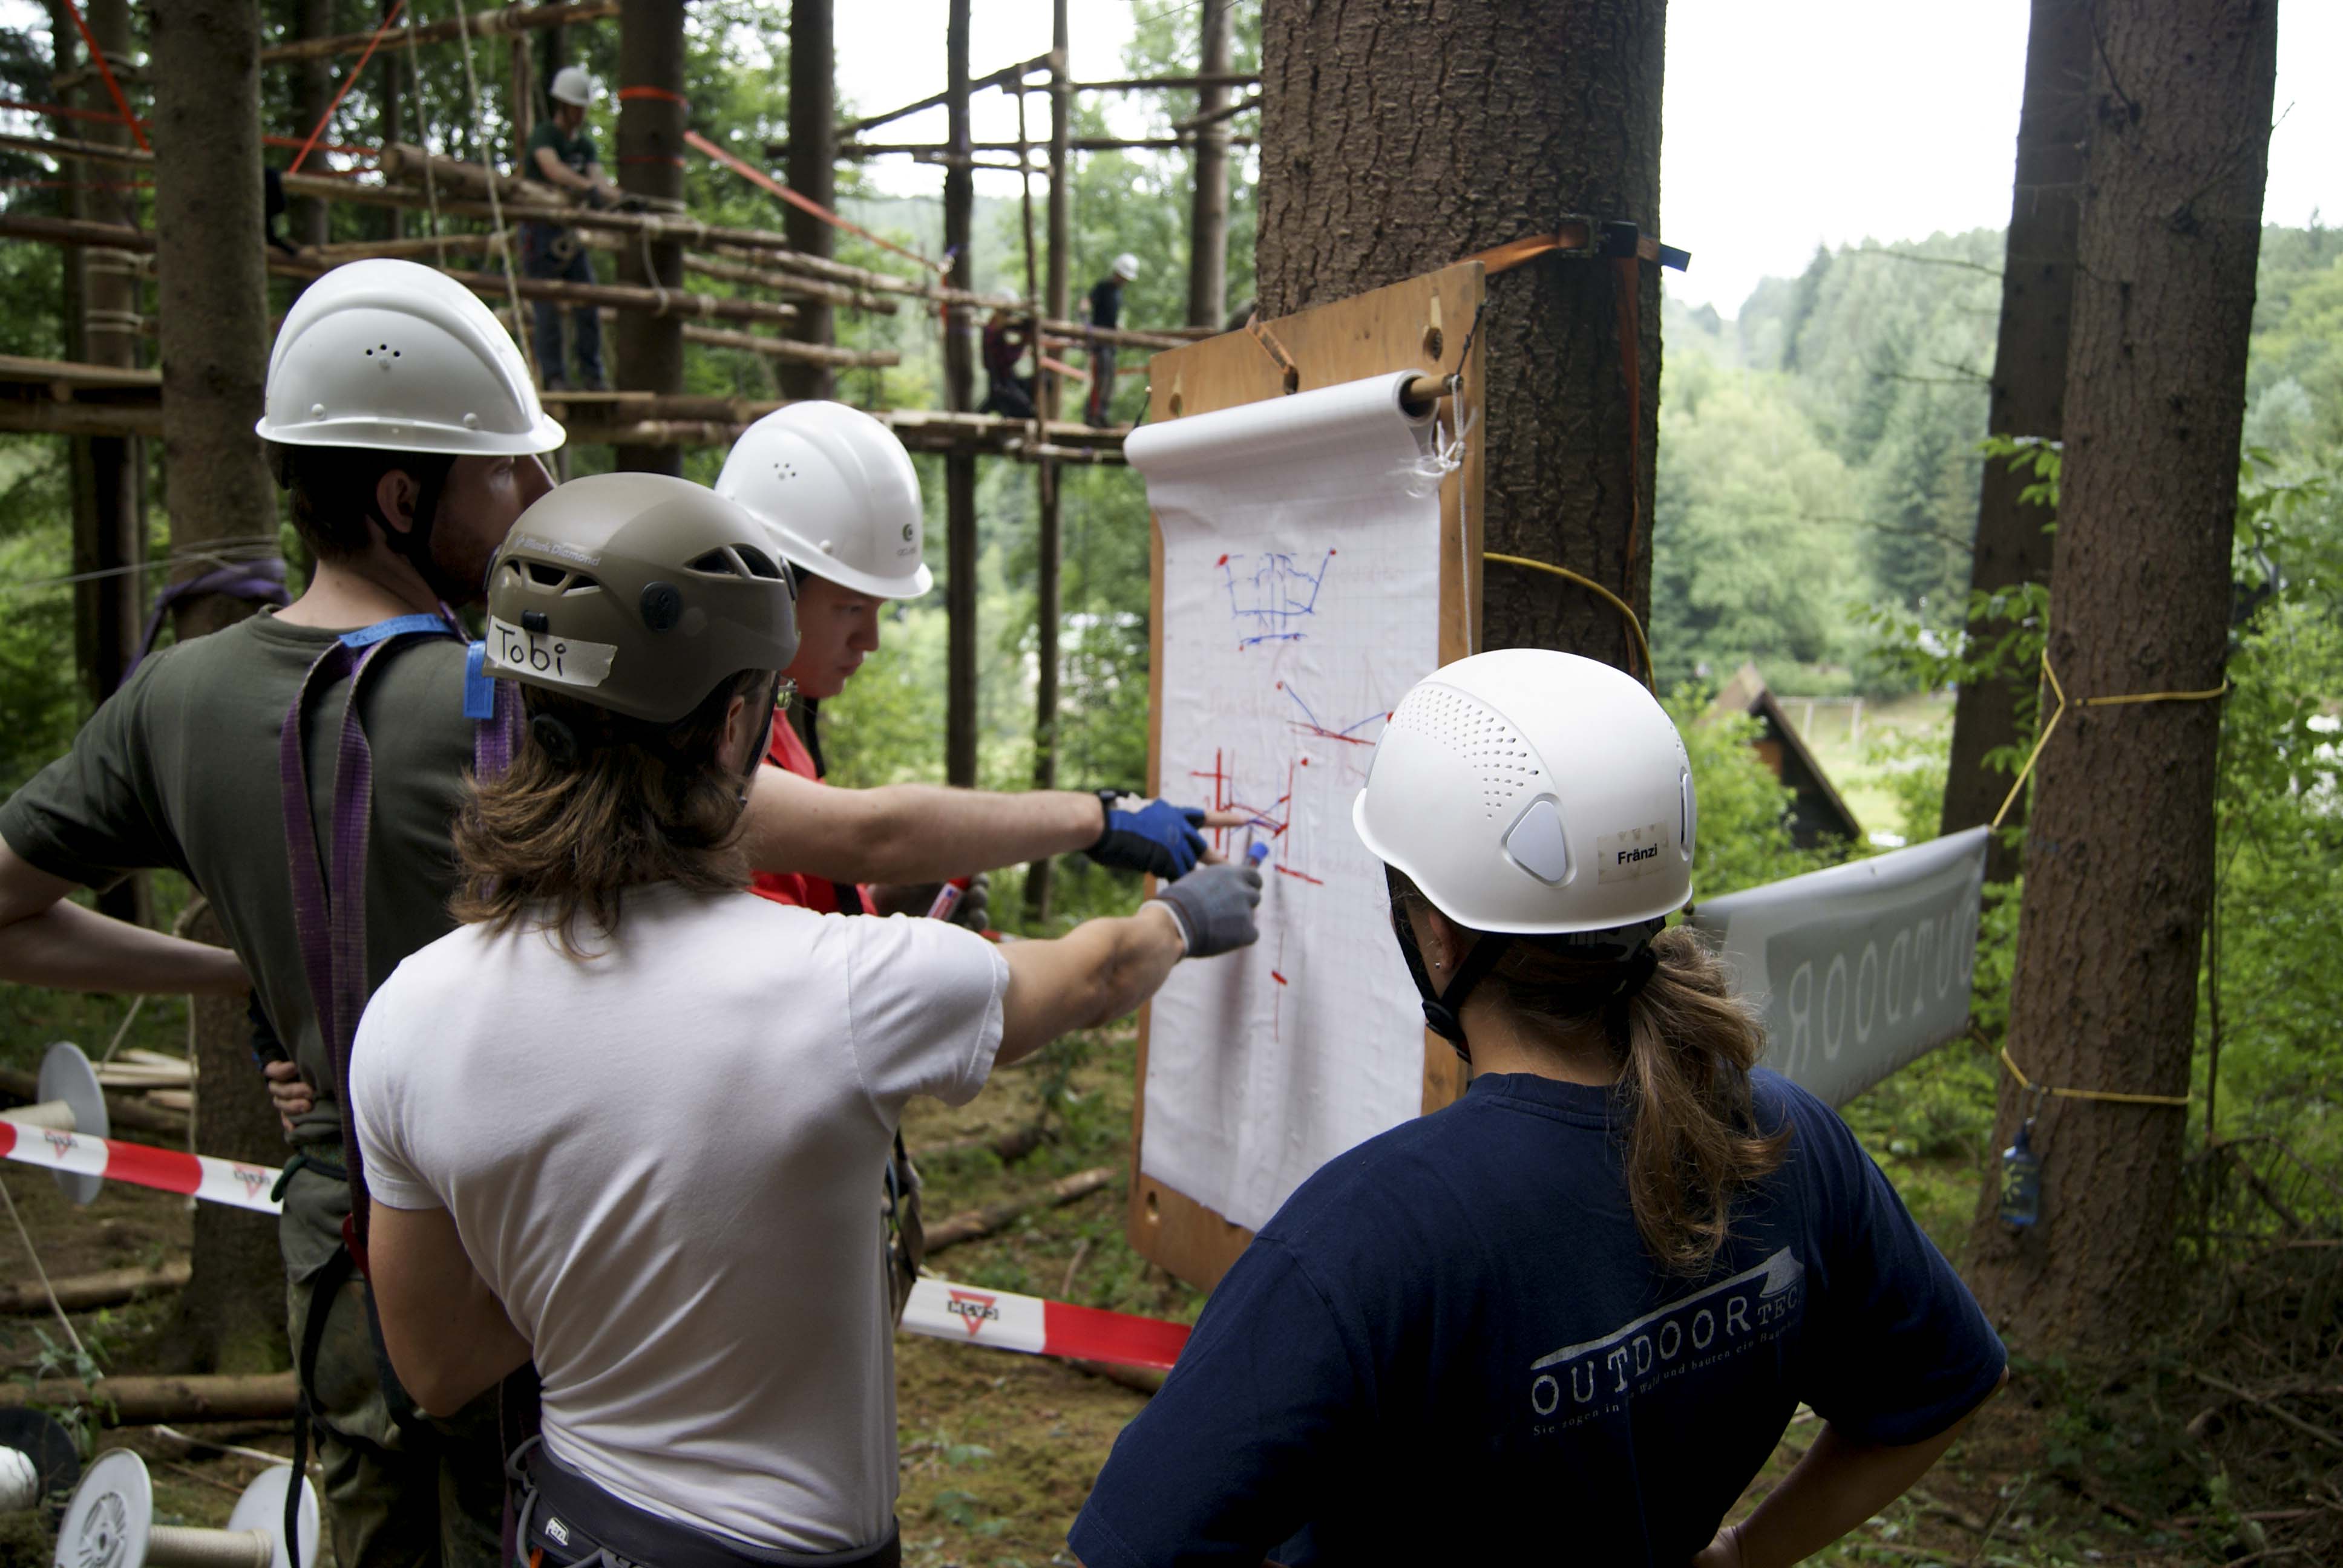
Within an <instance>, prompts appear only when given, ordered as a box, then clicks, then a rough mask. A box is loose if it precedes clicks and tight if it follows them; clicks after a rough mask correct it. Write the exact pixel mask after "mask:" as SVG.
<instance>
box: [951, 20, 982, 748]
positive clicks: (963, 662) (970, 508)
mask: <svg viewBox="0 0 2343 1568" xmlns="http://www.w3.org/2000/svg"><path fill="white" fill-rule="evenodd" d="M968 12H969V0H951V10H950V19H949V21H948V22H947V24H946V25H945V28H944V53H945V55H946V56H947V64H948V66H949V74H948V75H947V77H946V80H947V81H948V82H949V83H950V110H951V145H952V149H953V150H954V151H955V152H958V153H960V154H963V155H964V154H965V153H966V152H967V151H968V145H969V119H968V100H969V81H968V25H969V24H968ZM975 207H976V176H975V173H974V171H973V170H971V169H970V167H969V166H968V165H967V163H966V162H965V161H958V162H954V163H951V164H950V165H948V166H946V167H945V169H944V248H945V250H946V251H947V252H949V253H950V256H951V275H950V276H951V281H952V286H953V287H955V288H957V289H960V290H963V291H965V290H967V289H968V288H969V287H970V285H971V284H972V282H973V280H974V274H973V270H972V268H971V267H970V255H969V252H970V243H969V241H970V230H971V227H972V222H971V220H972V218H973V216H974V213H975ZM961 308H962V307H960V305H959V304H957V303H953V304H947V305H946V306H944V307H943V329H944V399H945V404H946V406H947V407H950V409H951V410H952V411H953V412H954V413H966V412H968V411H969V410H970V408H972V407H974V403H975V387H974V381H975V376H974V367H973V366H972V365H971V364H970V356H969V343H968V324H967V322H966V320H965V319H964V318H963V317H962V316H961V314H960V312H961ZM944 556H945V564H944V613H945V617H946V619H947V621H948V623H949V624H948V628H947V631H946V638H945V674H944V779H945V781H946V782H948V783H951V784H956V785H959V786H960V787H961V788H962V789H972V788H974V787H975V784H976V731H977V679H976V455H975V454H974V453H972V452H965V453H964V452H952V453H949V454H947V455H946V456H945V457H944Z"/></svg>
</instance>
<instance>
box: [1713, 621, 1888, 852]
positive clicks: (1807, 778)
mask: <svg viewBox="0 0 2343 1568" xmlns="http://www.w3.org/2000/svg"><path fill="white" fill-rule="evenodd" d="M1709 712H1710V713H1712V714H1723V713H1745V714H1747V715H1749V717H1751V718H1752V719H1755V720H1757V724H1758V731H1757V736H1756V739H1754V740H1752V741H1751V742H1750V745H1751V746H1753V747H1755V749H1756V751H1757V755H1758V756H1759V757H1761V758H1763V759H1765V766H1766V767H1767V768H1768V769H1771V770H1772V772H1773V774H1774V777H1775V778H1776V779H1780V780H1781V781H1782V782H1783V783H1784V784H1785V785H1786V786H1787V787H1788V788H1789V790H1790V792H1791V794H1792V795H1793V796H1795V798H1796V799H1795V800H1794V801H1793V803H1792V805H1791V807H1790V836H1791V837H1792V838H1793V839H1795V840H1796V841H1797V843H1798V845H1799V847H1800V848H1802V849H1813V848H1815V846H1816V845H1818V844H1820V843H1822V842H1823V840H1824V839H1826V838H1837V839H1845V840H1846V841H1847V842H1848V843H1852V844H1859V843H1861V842H1863V825H1862V824H1861V823H1859V822H1857V821H1856V820H1855V813H1854V812H1852V811H1850V810H1848V809H1847V807H1846V802H1845V800H1843V799H1839V793H1838V790H1837V789H1835V787H1834V786H1833V785H1832V783H1831V781H1830V775H1828V774H1826V773H1825V772H1824V771H1823V767H1822V764H1821V763H1820V762H1818V761H1816V760H1815V754H1814V753H1813V752H1812V751H1809V750H1808V749H1806V743H1805V739H1804V738H1803V737H1801V736H1800V735H1799V733H1798V729H1797V726H1795V725H1794V724H1792V723H1791V722H1790V716H1789V715H1788V714H1787V713H1785V712H1784V711H1783V710H1782V704H1781V702H1780V701H1779V699H1776V698H1775V696H1774V693H1773V691H1772V690H1771V689H1769V688H1768V687H1767V686H1766V684H1765V677H1764V676H1762V675H1760V674H1758V673H1757V667H1756V666H1755V664H1744V665H1743V666H1742V667H1741V668H1739V669H1737V670H1735V671H1734V674H1733V678H1732V679H1730V680H1728V681H1726V682H1725V689H1723V690H1722V691H1719V692H1718V693H1717V694H1716V700H1715V702H1714V703H1711V704H1710V705H1709Z"/></svg>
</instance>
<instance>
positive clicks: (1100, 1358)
mask: <svg viewBox="0 0 2343 1568" xmlns="http://www.w3.org/2000/svg"><path fill="white" fill-rule="evenodd" d="M0 1159H8V1160H21V1161H24V1162H25V1164H27V1165H44V1166H46V1167H48V1168H49V1169H50V1170H52V1171H74V1172H75V1173H77V1174H80V1175H85V1176H102V1177H104V1178H106V1180H107V1181H128V1182H131V1183H133V1184H134V1185H136V1186H140V1187H155V1188H159V1189H160V1190H162V1191H166V1192H181V1193H187V1194H191V1195H193V1196H195V1197H196V1198H200V1199H203V1200H204V1201H206V1202H211V1203H230V1204H234V1205H235V1206H236V1208H239V1209H256V1210H258V1211H260V1212H262V1213H264V1214H274V1213H277V1212H278V1211H279V1209H280V1208H281V1205H279V1204H278V1203H277V1201H276V1200H274V1199H272V1198H271V1197H269V1195H268V1194H269V1191H270V1190H271V1189H273V1188H274V1187H275V1186H276V1185H277V1177H278V1175H279V1174H280V1172H279V1171H277V1170H276V1169H275V1168H273V1167H271V1166H266V1165H246V1164H245V1163H244V1162H243V1161H236V1160H215V1159H213V1158H212V1157H211V1156H210V1155H208V1154H186V1153H182V1152H180V1151H178V1150H176V1149H155V1148H151V1147H149V1146H148V1145H146V1144H144V1143H125V1142H122V1141H119V1140H116V1139H112V1138H92V1137H90V1136H89V1135H87V1134H86V1133H77V1132H60V1131H56V1130H55V1129H54V1128H48V1127H25V1126H20V1125H18V1124H17V1123H15V1122H13V1121H0ZM903 1327H904V1328H905V1329H906V1330H907V1331H909V1332H911V1333H915V1334H925V1335H928V1336H929V1337H930V1338H932V1339H940V1340H950V1341H951V1342H953V1343H955V1344H976V1345H989V1346H990V1347H992V1348H993V1349H995V1350H1004V1351H1021V1352H1024V1353H1026V1354H1027V1355H1049V1356H1066V1357H1071V1358H1072V1359H1074V1360H1078V1361H1093V1362H1119V1363H1120V1364H1121V1365H1123V1366H1133V1367H1147V1368H1151V1369H1153V1370H1156V1371H1166V1370H1169V1369H1170V1367H1171V1365H1172V1362H1175V1361H1177V1360H1179V1358H1180V1347H1181V1346H1182V1345H1184V1344H1186V1343H1187V1342H1188V1325H1187V1324H1185V1323H1174V1322H1165V1321H1164V1320H1162V1319H1160V1318H1142V1317H1137V1316H1134V1315H1133V1314H1131V1313H1130V1312H1102V1311H1101V1310H1099V1309H1098V1308H1096V1307H1077V1306H1074V1305H1071V1303H1069V1302H1051V1301H1044V1300H1043V1299H1042V1298H1041V1297H1040V1296H1021V1295H1017V1294H1015V1293H1013V1292H1008V1291H980V1290H978V1289H976V1288H975V1287H974V1286H972V1285H956V1284H953V1283H952V1282H950V1281H949V1280H938V1279H933V1278H926V1279H922V1280H920V1282H918V1283H917V1284H915V1285H913V1286H912V1287H911V1300H910V1305H909V1306H907V1307H906V1308H905V1309H904V1312H903Z"/></svg>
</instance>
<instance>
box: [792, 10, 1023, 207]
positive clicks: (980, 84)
mask: <svg viewBox="0 0 2343 1568" xmlns="http://www.w3.org/2000/svg"><path fill="white" fill-rule="evenodd" d="M789 19H790V22H791V25H793V26H794V25H795V23H796V20H797V14H796V12H795V11H791V12H790V14H789ZM793 46H794V45H793ZM1049 68H1050V56H1049V55H1041V56H1040V57H1039V58H1036V59H1031V60H1027V61H1024V62H1022V63H1021V64H1019V65H1003V66H1002V67H1001V69H999V70H998V71H995V72H993V73H992V74H991V75H989V76H979V77H977V78H976V79H975V80H974V81H972V82H970V83H969V86H970V89H971V90H975V91H981V90H982V89H984V88H987V87H1007V86H1011V85H1022V84H1023V82H1024V80H1025V78H1026V77H1027V76H1030V75H1033V74H1034V73H1036V72H1038V71H1046V70H1048V69H1049ZM789 85H790V89H791V91H792V92H794V91H795V90H796V85H797V82H796V78H795V77H794V76H792V77H791V78H790V84H789ZM950 98H951V90H950V88H946V89H945V90H944V91H942V92H940V93H930V95H928V96H926V97H924V98H921V99H920V101H919V102H918V103H916V104H906V105H904V106H902V107H901V108H900V109H890V110H888V111H887V112H886V113H885V114H883V115H872V116H869V117H868V118H865V119H860V120H855V121H853V122H851V123H850V124H848V125H843V126H839V127H838V131H837V139H838V140H840V141H844V140H846V139H847V138H849V137H850V136H860V135H861V134H862V133H863V132H864V131H867V130H869V129H870V128H871V127H872V126H883V125H885V124H887V123H888V122H889V121H890V120H900V119H902V118H903V117H904V116H907V115H917V114H922V113H924V112H926V111H927V110H929V109H940V108H942V107H943V106H944V105H945V104H946V103H948V102H950ZM792 107H793V108H794V99H793V100H792ZM789 135H790V136H792V137H794V136H798V135H799V130H798V124H797V116H795V114H794V113H792V114H791V116H790V117H789ZM789 185H790V186H791V187H792V188H793V189H797V190H799V191H803V190H804V189H805V187H804V186H799V184H798V183H797V181H796V180H794V179H792V180H790V182H789ZM806 194H808V195H811V194H812V193H810V192H807V193H806ZM815 199H816V200H820V198H819V197H816V198H815ZM824 205H828V204H826V203H825V204H824Z"/></svg>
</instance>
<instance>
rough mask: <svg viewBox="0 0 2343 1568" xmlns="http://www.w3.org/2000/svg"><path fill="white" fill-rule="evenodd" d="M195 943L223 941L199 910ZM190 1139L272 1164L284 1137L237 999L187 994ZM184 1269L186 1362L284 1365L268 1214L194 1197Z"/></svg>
mask: <svg viewBox="0 0 2343 1568" xmlns="http://www.w3.org/2000/svg"><path fill="white" fill-rule="evenodd" d="M187 934H188V935H189V936H190V937H192V938H193V939H194V940H196V941H199V942H210V943H213V944H215V945H216V946H221V947H225V946H226V945H227V932H226V930H225V929H224V928H223V927H222V926H221V925H220V923H219V920H218V918H217V917H216V916H215V915H214V914H213V913H212V912H211V911H210V910H205V911H204V913H203V914H202V915H200V916H198V917H197V918H196V920H195V921H194V923H193V924H192V925H191V926H190V927H189V928H188V932H187ZM192 1005H193V1006H194V1008H195V1010H196V1109H195V1115H194V1118H193V1120H194V1124H195V1126H194V1131H195V1139H194V1141H195V1146H196V1148H198V1149H200V1150H202V1151H204V1152H205V1153H206V1154H209V1155H213V1156H215V1157H216V1158H219V1159H223V1160H242V1161H248V1162H249V1163H251V1164H255V1165H281V1164H283V1163H284V1161H285V1137H284V1133H283V1131H282V1129H281V1128H280V1127H279V1126H278V1124H277V1110H276V1106H275V1105H274V1103H273V1102H272V1101H270V1100H269V1098H268V1094H267V1091H266V1086H265V1085H264V1084H263V1082H262V1081H261V1077H260V1074H259V1072H258V1071H256V1070H255V1069H254V1067H253V1065H252V1020H251V1016H250V1014H249V1013H248V1012H247V1011H246V999H245V998H243V997H240V996H239V997H209V996H206V997H196V998H195V999H193V1003H192ZM194 1231H195V1246H194V1268H193V1270H192V1271H191V1272H190V1275H189V1277H188V1281H187V1290H186V1295H185V1296H184V1297H182V1298H181V1304H180V1312H179V1317H178V1329H179V1332H181V1333H182V1334H184V1335H185V1336H186V1365H187V1366H188V1367H189V1368H191V1369H192V1370H194V1371H196V1372H277V1371H281V1370H282V1369H283V1368H285V1367H286V1366H287V1365H289V1364H290V1360H291V1357H290V1347H288V1346H287V1343H286V1342H285V1263H284V1256H283V1254H282V1253H281V1252H280V1251H279V1250H278V1247H277V1221H274V1220H273V1219H271V1218H270V1217H269V1216H268V1215H266V1214H259V1213H255V1212H254V1211H251V1210H249V1209H238V1208H236V1207H234V1206H232V1205H230V1204H226V1203H198V1204H196V1209H195V1215H194Z"/></svg>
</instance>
